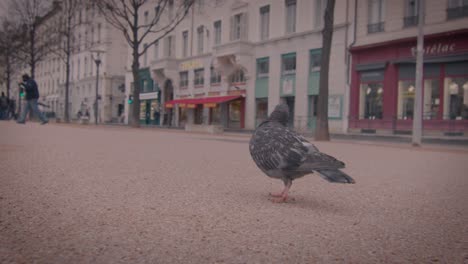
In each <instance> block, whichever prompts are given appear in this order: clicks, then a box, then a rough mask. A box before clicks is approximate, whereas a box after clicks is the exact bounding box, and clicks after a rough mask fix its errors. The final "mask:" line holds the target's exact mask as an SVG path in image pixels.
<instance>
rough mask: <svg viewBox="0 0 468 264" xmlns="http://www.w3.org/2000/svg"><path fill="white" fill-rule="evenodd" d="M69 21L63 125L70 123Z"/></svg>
mask: <svg viewBox="0 0 468 264" xmlns="http://www.w3.org/2000/svg"><path fill="white" fill-rule="evenodd" d="M71 20H72V16H70V15H69V16H68V17H67V29H66V30H67V31H66V33H67V35H66V38H67V44H66V45H67V46H66V51H65V56H66V58H65V60H66V65H65V66H66V72H65V113H64V115H65V116H64V117H65V123H69V122H70V110H69V109H68V104H69V102H70V56H71V47H70V45H71Z"/></svg>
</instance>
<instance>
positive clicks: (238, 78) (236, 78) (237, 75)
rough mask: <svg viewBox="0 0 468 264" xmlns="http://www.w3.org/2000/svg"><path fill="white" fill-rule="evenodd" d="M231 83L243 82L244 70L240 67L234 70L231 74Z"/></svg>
mask: <svg viewBox="0 0 468 264" xmlns="http://www.w3.org/2000/svg"><path fill="white" fill-rule="evenodd" d="M231 82H232V83H245V76H244V71H243V70H242V69H238V70H236V71H235V72H234V74H233V75H232V76H231Z"/></svg>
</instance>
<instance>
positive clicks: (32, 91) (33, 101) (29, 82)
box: [17, 74, 49, 125]
mask: <svg viewBox="0 0 468 264" xmlns="http://www.w3.org/2000/svg"><path fill="white" fill-rule="evenodd" d="M20 86H22V87H23V88H24V90H25V92H26V104H25V106H24V111H21V114H20V117H19V119H18V121H17V122H18V124H24V123H25V122H26V114H27V113H28V112H29V111H34V114H36V115H37V116H38V117H39V119H41V125H44V124H47V123H48V122H49V121H48V120H47V118H46V117H45V116H44V115H43V114H42V113H41V111H39V108H38V107H37V100H38V99H39V90H38V89H37V83H36V81H34V79H33V78H31V77H29V75H27V74H24V75H23V83H21V84H20Z"/></svg>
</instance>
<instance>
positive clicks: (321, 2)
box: [315, 0, 327, 29]
mask: <svg viewBox="0 0 468 264" xmlns="http://www.w3.org/2000/svg"><path fill="white" fill-rule="evenodd" d="M326 7H327V0H315V29H319V28H322V27H323V20H324V14H325V8H326Z"/></svg>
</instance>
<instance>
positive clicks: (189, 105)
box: [187, 104, 196, 108]
mask: <svg viewBox="0 0 468 264" xmlns="http://www.w3.org/2000/svg"><path fill="white" fill-rule="evenodd" d="M195 107H196V105H195V104H187V108H195Z"/></svg>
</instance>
